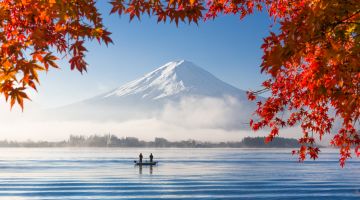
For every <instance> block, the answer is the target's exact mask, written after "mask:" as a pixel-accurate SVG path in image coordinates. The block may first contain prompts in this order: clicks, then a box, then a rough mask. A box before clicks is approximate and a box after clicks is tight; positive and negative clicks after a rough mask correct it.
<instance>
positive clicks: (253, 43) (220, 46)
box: [28, 1, 272, 107]
mask: <svg viewBox="0 0 360 200" xmlns="http://www.w3.org/2000/svg"><path fill="white" fill-rule="evenodd" d="M98 7H99V9H100V11H101V13H102V14H103V18H104V23H105V26H106V27H108V29H109V31H111V32H112V33H113V34H112V39H113V41H114V44H113V45H110V46H108V47H106V46H105V45H99V44H98V43H97V42H96V41H93V42H88V43H87V45H86V46H87V48H88V50H89V52H88V54H87V57H86V60H87V62H88V64H89V67H88V72H87V73H85V74H83V75H81V74H80V73H78V72H76V71H70V70H69V65H68V63H67V62H66V61H61V62H60V66H61V68H62V69H61V70H56V69H52V70H51V71H50V72H48V73H47V74H44V75H42V77H41V85H40V86H39V92H38V93H33V94H32V95H31V98H32V99H33V102H34V103H35V104H40V105H42V106H45V107H56V106H60V105H66V104H69V103H72V102H76V101H80V100H82V99H86V98H89V97H92V96H95V95H97V94H101V93H103V92H106V91H108V90H111V89H113V88H115V87H118V86H120V85H122V84H124V83H126V82H128V81H131V80H133V79H135V78H138V77H140V76H142V75H143V74H145V73H147V72H149V71H151V70H153V69H155V68H157V67H159V66H161V65H163V64H165V63H167V62H169V61H173V60H180V59H186V60H189V61H192V62H194V63H196V64H197V65H198V66H200V67H202V68H204V69H206V70H207V71H209V72H211V73H213V74H214V75H215V76H217V77H219V78H220V79H222V80H224V81H225V82H228V83H230V84H232V85H234V86H236V87H238V88H240V89H245V90H248V89H258V88H259V86H260V84H261V82H262V80H263V79H264V78H265V77H264V75H261V74H260V67H259V65H260V63H261V56H262V50H261V49H260V46H261V44H262V42H263V38H264V37H266V36H267V35H268V33H269V31H270V28H269V25H270V24H271V22H272V21H271V19H270V18H269V17H268V16H267V15H266V14H264V13H256V14H254V15H251V16H248V17H247V18H245V19H244V20H239V16H233V15H229V16H222V17H219V18H217V19H216V20H214V21H207V22H205V23H203V22H201V23H200V24H199V26H197V25H195V24H191V25H189V24H180V25H179V27H176V26H175V24H163V23H160V24H158V23H157V22H156V18H155V17H150V18H149V17H148V16H144V17H143V18H142V19H141V21H138V20H137V19H135V20H134V21H132V22H129V18H128V16H121V17H119V16H118V15H111V16H110V15H109V14H108V13H109V11H110V9H111V7H110V5H109V4H108V3H107V1H101V2H99V3H98ZM28 104H29V103H28Z"/></svg>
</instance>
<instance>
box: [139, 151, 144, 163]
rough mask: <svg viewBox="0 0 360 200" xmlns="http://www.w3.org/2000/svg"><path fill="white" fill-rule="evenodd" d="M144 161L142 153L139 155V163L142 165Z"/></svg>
mask: <svg viewBox="0 0 360 200" xmlns="http://www.w3.org/2000/svg"><path fill="white" fill-rule="evenodd" d="M142 159H143V155H142V153H140V155H139V163H142Z"/></svg>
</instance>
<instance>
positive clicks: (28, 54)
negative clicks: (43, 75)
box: [0, 0, 112, 109]
mask: <svg viewBox="0 0 360 200" xmlns="http://www.w3.org/2000/svg"><path fill="white" fill-rule="evenodd" d="M0 26H1V29H0V63H1V67H0V94H1V95H3V96H4V97H5V99H6V101H8V100H9V99H10V105H11V107H12V106H13V105H14V104H15V103H18V104H19V105H20V106H21V108H22V109H23V100H24V99H28V95H27V94H26V89H27V88H33V89H35V90H36V85H37V84H38V83H39V77H38V74H39V72H40V71H47V70H49V68H50V67H52V68H58V65H57V64H56V60H58V57H57V56H56V55H62V56H68V57H69V62H70V65H71V69H77V70H79V71H80V72H82V71H84V70H86V62H85V60H84V57H85V52H86V48H85V47H84V46H83V43H84V40H86V39H90V40H92V39H97V40H98V41H99V42H100V41H102V42H104V43H105V44H108V43H110V42H112V41H111V39H110V37H109V35H110V33H109V32H108V31H107V30H106V29H105V28H104V26H103V24H102V19H101V16H100V14H99V12H98V10H97V8H96V7H95V2H94V1H90V0H72V1H68V0H2V1H0Z"/></svg>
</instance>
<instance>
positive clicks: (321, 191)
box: [0, 148, 360, 200]
mask: <svg viewBox="0 0 360 200" xmlns="http://www.w3.org/2000/svg"><path fill="white" fill-rule="evenodd" d="M322 150H323V152H322V153H321V157H320V159H319V160H316V161H306V162H305V163H298V162H297V158H296V157H294V156H292V155H291V153H290V152H291V149H175V148H165V149H143V148H127V149H124V148H1V149H0V151H1V155H2V157H1V159H0V169H1V170H0V180H1V182H0V199H1V200H9V199H16V200H19V199H21V200H23V199H24V200H25V199H48V200H50V199H51V200H52V199H78V200H82V199H154V200H155V199H314V200H315V199H327V200H328V199H339V200H340V199H341V200H343V199H359V198H360V173H359V172H360V161H359V160H358V159H351V160H349V162H348V163H347V165H346V166H345V167H346V169H341V168H340V167H339V163H338V152H337V151H336V150H333V149H322ZM140 152H142V153H143V154H144V156H145V159H148V155H149V154H150V153H153V154H154V156H155V160H157V161H159V165H158V166H155V167H152V168H150V167H142V168H139V167H136V166H134V164H133V160H135V159H137V155H138V154H139V153H140Z"/></svg>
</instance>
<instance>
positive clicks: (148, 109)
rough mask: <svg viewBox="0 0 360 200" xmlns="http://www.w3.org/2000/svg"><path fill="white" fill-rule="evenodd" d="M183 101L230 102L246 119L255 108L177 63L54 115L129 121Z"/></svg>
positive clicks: (235, 90)
mask: <svg viewBox="0 0 360 200" xmlns="http://www.w3.org/2000/svg"><path fill="white" fill-rule="evenodd" d="M186 98H191V103H192V104H196V103H198V102H200V101H197V100H196V99H204V98H206V99H210V100H212V99H217V100H223V99H224V100H225V104H227V103H229V104H231V105H233V104H234V101H236V102H240V103H241V110H240V111H239V113H238V114H239V115H244V116H246V117H249V115H250V113H251V112H252V111H254V110H255V104H254V103H253V102H249V101H248V100H247V95H246V92H245V91H243V90H240V89H238V88H236V87H234V86H231V85H229V84H227V83H225V82H224V81H222V80H220V79H218V78H216V77H215V76H214V75H212V74H211V73H209V72H207V71H206V70H204V69H202V68H200V67H198V66H197V65H195V64H194V63H192V62H189V61H185V60H181V61H173V62H169V63H166V64H165V65H163V66H161V67H159V68H157V69H155V70H154V71H152V72H150V73H148V74H145V75H144V76H142V77H141V78H138V79H136V80H134V81H131V82H129V83H126V84H124V85H122V86H120V87H118V88H116V89H114V90H112V91H110V92H107V93H105V94H102V95H99V96H96V97H94V98H90V99H87V100H84V101H82V102H77V103H74V104H72V105H68V106H65V107H62V108H58V109H56V110H55V111H56V115H57V116H62V115H65V116H66V118H69V117H70V118H72V119H85V118H86V119H93V120H115V121H116V120H129V119H133V118H149V117H154V116H158V115H159V114H161V112H162V111H163V109H164V107H166V106H167V105H169V104H171V105H174V104H181V103H183V100H184V99H186ZM223 104H224V103H223ZM199 106H200V105H199ZM225 106H226V105H225ZM237 107H239V106H238V105H237ZM209 109H212V108H211V107H210V108H209ZM225 109H228V108H225Z"/></svg>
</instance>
